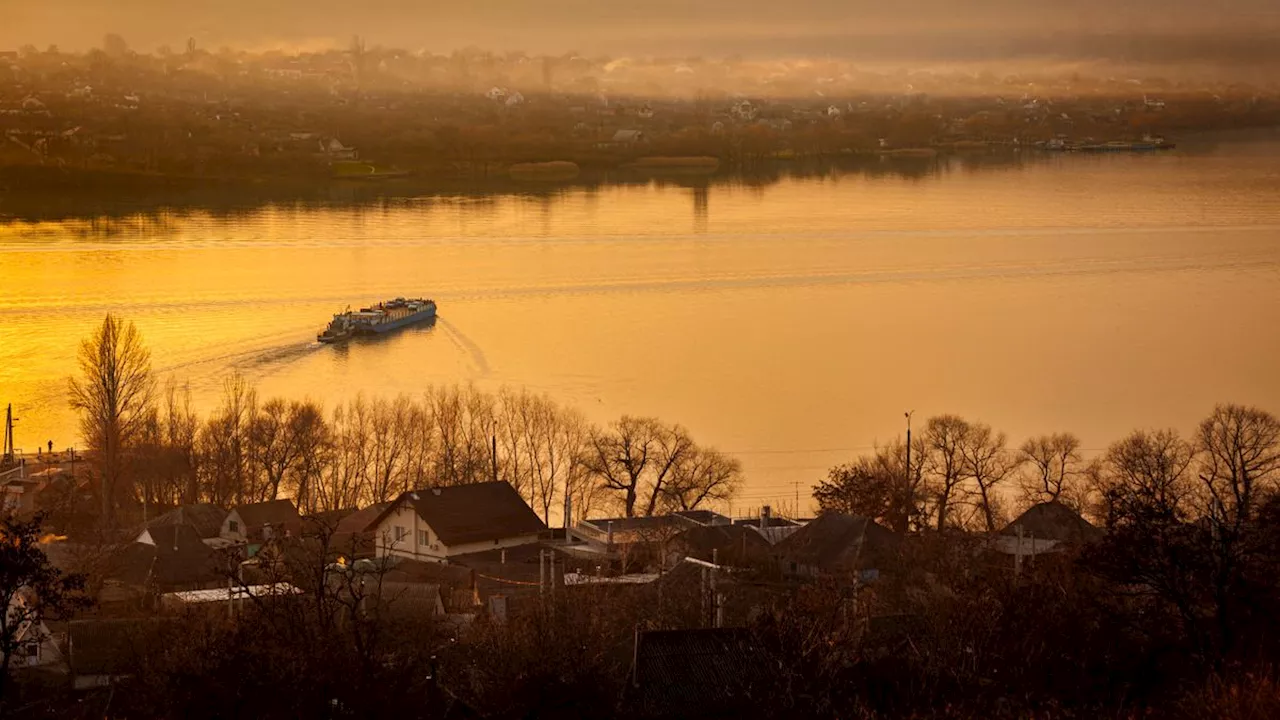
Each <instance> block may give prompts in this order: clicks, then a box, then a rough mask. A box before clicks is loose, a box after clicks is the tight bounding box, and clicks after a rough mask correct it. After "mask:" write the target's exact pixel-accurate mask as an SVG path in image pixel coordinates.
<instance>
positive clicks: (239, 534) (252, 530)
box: [218, 499, 302, 543]
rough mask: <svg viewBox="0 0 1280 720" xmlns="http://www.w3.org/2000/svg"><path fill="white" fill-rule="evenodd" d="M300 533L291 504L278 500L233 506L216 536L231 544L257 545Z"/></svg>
mask: <svg viewBox="0 0 1280 720" xmlns="http://www.w3.org/2000/svg"><path fill="white" fill-rule="evenodd" d="M301 532H302V518H301V517H300V516H299V515H298V509H297V508H296V507H294V505H293V501H292V500H286V499H282V500H269V501H267V502H260V503H252V504H249V505H238V506H236V507H235V508H233V509H232V510H231V512H229V513H227V516H226V518H224V519H223V521H222V529H221V530H220V531H219V533H218V534H219V535H220V536H221V537H223V538H225V539H227V540H231V541H233V542H240V543H245V542H253V543H260V542H262V541H264V540H270V539H272V538H274V537H286V536H289V535H298V534H300V533H301Z"/></svg>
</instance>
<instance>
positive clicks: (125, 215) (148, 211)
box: [0, 149, 1054, 237]
mask: <svg viewBox="0 0 1280 720" xmlns="http://www.w3.org/2000/svg"><path fill="white" fill-rule="evenodd" d="M1053 160H1054V158H1053V157H1051V156H1046V155H1044V154H1041V153H1023V152H1016V151H1013V150H1007V149H1006V150H1001V151H999V152H987V153H978V154H968V155H956V156H939V157H933V158H910V157H886V156H878V155H849V156H837V157H831V158H821V159H808V160H796V161H776V162H769V163H764V164H761V165H759V166H757V167H754V168H752V169H751V170H750V171H745V172H727V171H718V172H714V173H712V174H709V175H702V174H695V175H679V174H665V175H654V174H652V173H645V172H637V171H635V170H626V169H615V170H594V171H584V172H583V173H582V174H581V175H580V176H579V177H578V178H577V179H575V180H572V181H567V182H562V183H543V184H536V185H535V184H530V183H521V182H517V181H513V180H509V179H506V178H502V177H491V178H488V179H485V180H484V181H482V182H477V181H451V180H447V179H439V178H412V177H411V178H400V179H391V180H387V181H385V182H355V181H325V182H318V183H313V184H305V185H301V186H300V185H298V184H297V183H289V184H287V185H281V186H273V185H272V184H271V183H269V182H266V183H254V184H252V185H249V186H247V187H246V186H231V185H226V184H221V183H219V184H216V185H211V186H209V187H205V188H200V187H196V188H188V189H186V190H185V191H183V192H181V193H174V192H172V191H169V190H168V189H167V188H165V187H157V188H152V189H149V190H148V191H147V192H145V193H141V194H129V193H128V192H127V191H120V190H118V189H116V188H112V187H110V186H107V187H97V188H94V189H93V190H92V191H79V192H78V191H75V190H71V191H67V190H65V189H61V188H59V189H58V191H57V192H44V191H41V190H40V189H39V188H29V189H25V190H24V189H23V188H21V187H18V188H14V189H11V191H10V192H7V193H0V224H2V223H4V222H5V221H8V222H10V223H12V222H15V221H18V222H24V223H41V222H50V221H69V220H76V219H84V220H85V221H86V222H85V223H83V224H79V225H78V227H77V226H71V227H70V228H69V229H71V231H72V232H78V233H79V234H82V235H84V236H97V237H112V236H116V235H122V234H133V233H138V232H146V233H148V234H159V235H164V234H166V226H167V225H168V224H169V223H170V222H171V218H173V217H175V216H176V217H177V218H181V217H183V216H184V215H186V214H188V213H192V212H198V213H201V214H205V215H208V216H210V217H213V218H217V219H221V220H235V219H236V218H237V217H242V216H244V215H246V214H251V213H253V212H256V211H258V210H261V209H263V208H266V207H289V208H293V209H296V210H307V209H319V208H334V207H343V206H358V207H363V208H365V209H370V210H376V209H384V210H385V209H392V208H395V207H398V206H402V205H403V204H405V203H407V202H410V200H411V199H413V200H417V201H421V200H422V199H425V198H433V197H466V198H472V199H475V200H478V201H481V202H483V201H485V200H490V201H491V200H492V199H493V198H495V197H504V196H518V197H528V198H536V199H539V200H542V201H544V202H547V203H550V202H553V201H554V200H556V199H559V198H560V197H562V196H563V195H564V194H565V193H566V192H582V191H588V192H590V191H595V190H599V189H602V188H606V187H611V186H620V187H640V186H648V185H652V186H654V187H657V188H660V189H665V188H671V187H674V188H687V189H692V190H699V189H701V190H702V191H710V190H712V189H717V188H734V187H756V188H766V187H770V186H773V185H777V184H779V183H783V182H787V181H793V180H833V181H838V180H839V179H841V178H844V177H850V176H860V177H867V178H903V179H910V180H929V179H936V178H939V177H943V176H946V175H948V174H950V173H954V172H975V171H991V172H999V171H1008V170H1016V169H1019V168H1021V167H1024V166H1025V165H1027V164H1032V163H1043V162H1052V161H1053ZM704 198H705V196H704ZM698 202H699V203H702V205H701V206H702V207H703V208H704V209H705V203H703V202H702V201H701V200H699V201H698ZM695 217H702V218H704V219H705V214H702V215H699V213H698V212H695ZM702 226H703V227H705V223H702Z"/></svg>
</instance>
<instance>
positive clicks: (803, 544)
mask: <svg viewBox="0 0 1280 720" xmlns="http://www.w3.org/2000/svg"><path fill="white" fill-rule="evenodd" d="M899 541H900V539H899V538H898V536H897V535H895V534H893V532H892V531H890V530H888V529H886V528H884V527H882V526H880V525H877V524H876V523H875V522H874V521H872V520H870V519H869V518H865V517H860V516H854V515H844V514H841V513H823V514H822V515H819V516H818V517H817V518H816V519H814V520H813V521H811V522H809V523H807V524H806V525H805V526H804V527H802V528H800V529H799V530H797V531H795V532H794V533H792V534H791V535H789V536H787V537H786V538H784V539H783V540H782V541H781V542H779V543H778V544H777V545H776V546H775V551H776V553H777V554H778V555H779V556H780V557H781V558H783V559H784V560H786V561H789V562H794V563H797V564H801V565H807V566H809V567H814V568H818V569H820V570H823V571H826V572H843V571H850V570H861V569H865V568H875V567H878V566H879V565H880V563H883V562H884V561H885V560H887V559H888V558H889V556H890V555H891V554H892V553H893V552H894V550H896V548H897V547H898V544H899Z"/></svg>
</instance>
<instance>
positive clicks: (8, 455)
mask: <svg viewBox="0 0 1280 720" xmlns="http://www.w3.org/2000/svg"><path fill="white" fill-rule="evenodd" d="M16 422H18V418H16V417H14V416H13V403H9V406H8V408H7V409H6V410H5V411H4V455H3V456H0V465H9V464H12V463H13V462H14V455H15V454H16V453H17V450H15V449H14V447H13V424H14V423H16Z"/></svg>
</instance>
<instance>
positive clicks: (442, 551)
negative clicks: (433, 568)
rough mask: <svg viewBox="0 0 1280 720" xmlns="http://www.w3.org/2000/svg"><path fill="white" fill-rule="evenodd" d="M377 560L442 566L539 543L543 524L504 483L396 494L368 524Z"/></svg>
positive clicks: (457, 486) (428, 489)
mask: <svg viewBox="0 0 1280 720" xmlns="http://www.w3.org/2000/svg"><path fill="white" fill-rule="evenodd" d="M371 527H372V528H373V532H374V536H375V538H376V543H377V554H378V556H379V557H385V556H389V555H394V556H399V557H406V558H411V559H415V560H433V561H436V562H444V561H446V560H448V559H449V558H450V557H453V556H457V555H464V554H467V553H475V552H480V551H483V550H491V549H495V548H506V547H517V546H520V545H529V544H532V543H536V542H538V536H539V535H540V534H541V533H542V532H543V531H544V530H546V526H545V525H543V524H542V521H541V520H540V519H538V516H537V514H536V513H534V511H533V509H532V508H530V507H529V506H528V505H527V504H526V503H525V501H524V499H523V498H521V497H520V494H519V493H517V492H516V490H515V488H513V487H511V485H510V483H507V482H504V481H497V482H485V483H475V484H471V485H456V486H453V487H443V488H426V489H423V490H414V491H411V492H406V493H401V495H400V496H399V497H398V498H396V500H395V501H394V502H393V503H392V504H391V505H390V507H388V508H387V509H386V510H384V511H383V512H382V514H381V515H379V516H378V518H377V519H376V520H375V521H374V522H373V523H372V524H371Z"/></svg>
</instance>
